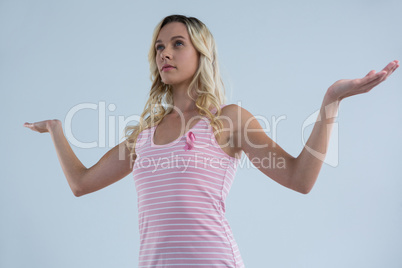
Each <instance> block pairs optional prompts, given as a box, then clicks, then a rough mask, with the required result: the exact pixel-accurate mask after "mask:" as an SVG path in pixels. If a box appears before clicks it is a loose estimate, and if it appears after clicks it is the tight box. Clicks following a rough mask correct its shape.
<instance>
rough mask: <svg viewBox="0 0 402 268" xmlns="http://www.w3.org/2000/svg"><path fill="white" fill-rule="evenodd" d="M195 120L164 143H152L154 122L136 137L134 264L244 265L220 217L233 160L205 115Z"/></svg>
mask: <svg viewBox="0 0 402 268" xmlns="http://www.w3.org/2000/svg"><path fill="white" fill-rule="evenodd" d="M223 106H225V105H223ZM223 106H222V107H223ZM213 112H215V111H214V110H213ZM196 120H198V121H197V123H196V125H194V127H192V128H191V129H190V130H189V131H187V133H186V134H185V135H183V136H181V137H180V138H178V139H177V140H175V141H173V142H171V143H168V144H165V145H156V144H154V142H153V141H154V140H153V134H154V131H155V129H156V126H154V127H151V128H149V129H146V130H144V131H142V132H141V133H140V135H139V136H138V139H137V144H136V153H137V159H136V160H135V163H134V167H133V176H134V181H135V187H136V190H137V196H138V213H139V216H138V217H139V232H140V254H139V265H138V267H158V268H159V267H160V268H163V267H169V268H173V267H180V268H183V267H197V268H207V267H233V268H241V267H244V264H243V261H242V258H241V255H240V251H239V248H238V246H237V244H236V241H235V238H234V236H233V234H232V231H231V229H230V226H229V223H228V221H227V219H226V218H225V199H226V197H227V195H228V193H229V190H230V188H231V185H232V183H233V180H234V177H235V173H236V169H237V164H238V162H239V159H237V158H234V157H230V156H229V155H227V154H226V153H225V152H224V151H223V150H222V149H221V148H220V147H219V145H218V143H217V141H216V139H215V136H214V134H213V131H212V130H213V129H212V127H211V126H210V125H209V120H208V118H206V117H202V119H200V118H197V119H196Z"/></svg>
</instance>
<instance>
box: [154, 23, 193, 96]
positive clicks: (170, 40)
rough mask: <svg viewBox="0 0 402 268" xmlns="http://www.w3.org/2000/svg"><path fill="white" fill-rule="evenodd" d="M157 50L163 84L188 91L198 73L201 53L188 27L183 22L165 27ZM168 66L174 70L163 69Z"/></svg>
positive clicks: (158, 41)
mask: <svg viewBox="0 0 402 268" xmlns="http://www.w3.org/2000/svg"><path fill="white" fill-rule="evenodd" d="M155 50H156V65H157V66H158V70H159V74H160V76H161V78H162V81H163V83H165V84H169V85H172V86H175V87H179V86H180V87H186V89H187V87H188V86H189V85H190V82H191V80H192V78H193V76H194V74H195V72H196V71H197V68H198V62H199V53H198V51H197V50H196V49H195V47H194V46H193V44H192V43H191V40H190V36H189V35H188V32H187V28H186V26H185V25H184V24H183V23H181V22H171V23H168V24H166V25H165V26H163V28H162V29H161V30H160V32H159V35H158V38H157V41H156V43H155ZM166 64H169V65H171V66H173V67H174V68H167V69H162V68H163V66H164V65H166Z"/></svg>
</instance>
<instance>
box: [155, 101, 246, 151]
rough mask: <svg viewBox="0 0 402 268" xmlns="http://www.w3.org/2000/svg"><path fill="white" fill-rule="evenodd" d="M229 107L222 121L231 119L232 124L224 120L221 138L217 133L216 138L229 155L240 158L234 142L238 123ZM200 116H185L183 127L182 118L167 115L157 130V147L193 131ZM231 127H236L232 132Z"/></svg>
mask: <svg viewBox="0 0 402 268" xmlns="http://www.w3.org/2000/svg"><path fill="white" fill-rule="evenodd" d="M228 106H229V105H227V106H225V107H223V108H222V112H221V116H222V119H225V118H229V119H228V120H229V121H230V122H232V124H229V122H228V120H222V121H221V122H222V124H223V129H222V131H221V134H220V137H218V135H217V133H215V138H216V141H217V142H218V144H219V146H220V147H221V148H222V150H223V151H224V152H225V153H226V154H227V155H229V156H232V157H236V158H240V157H241V149H240V148H237V146H235V144H234V141H235V140H236V138H235V135H234V134H235V133H237V131H236V130H237V129H236V124H234V122H237V120H235V118H234V116H233V113H230V111H229V110H230V109H227V107H228ZM232 110H233V109H232ZM199 116H200V115H199V114H198V112H195V113H191V114H188V115H183V117H184V125H183V123H182V119H181V118H180V117H177V116H172V115H166V116H165V117H164V118H163V119H162V121H161V122H160V123H159V124H158V126H157V127H156V129H155V132H154V140H153V143H154V144H156V145H164V144H168V143H171V142H173V141H175V140H176V139H177V138H179V137H180V136H182V135H183V134H184V133H186V132H187V131H188V130H189V129H191V128H192V127H193V126H194V125H195V124H197V122H198V121H199V120H202V119H200V117H199ZM193 118H194V119H193ZM231 126H232V128H233V126H235V127H234V128H235V129H232V130H231V129H230V127H231Z"/></svg>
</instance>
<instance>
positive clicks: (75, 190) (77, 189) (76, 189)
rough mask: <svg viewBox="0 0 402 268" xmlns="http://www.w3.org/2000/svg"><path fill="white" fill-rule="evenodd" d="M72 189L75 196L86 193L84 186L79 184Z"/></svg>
mask: <svg viewBox="0 0 402 268" xmlns="http://www.w3.org/2000/svg"><path fill="white" fill-rule="evenodd" d="M71 190H72V192H73V194H74V196H75V197H80V196H83V195H85V194H86V193H85V191H84V190H83V188H82V187H79V186H76V187H74V188H72V189H71Z"/></svg>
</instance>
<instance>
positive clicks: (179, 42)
mask: <svg viewBox="0 0 402 268" xmlns="http://www.w3.org/2000/svg"><path fill="white" fill-rule="evenodd" d="M175 44H176V45H177V44H182V45H183V42H181V41H177V42H176V43H175Z"/></svg>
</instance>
